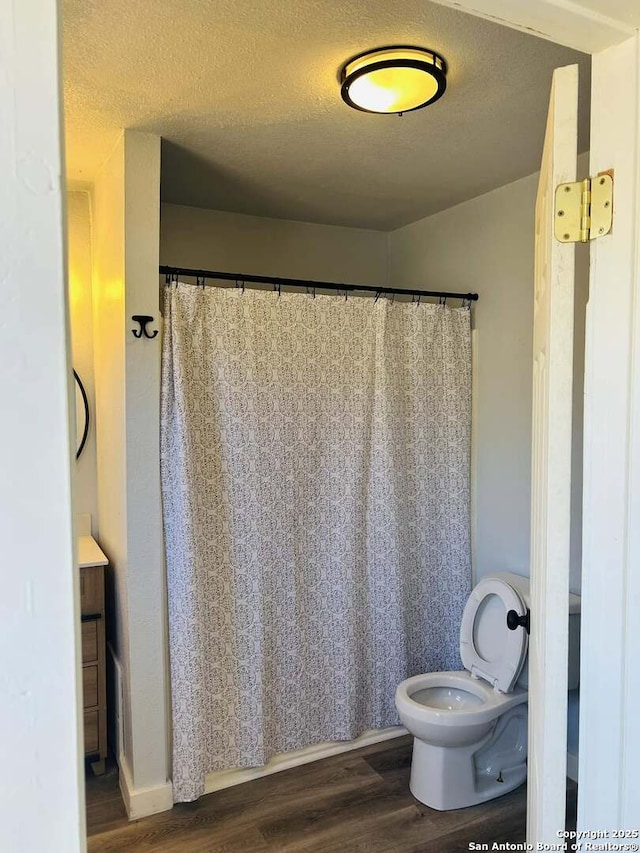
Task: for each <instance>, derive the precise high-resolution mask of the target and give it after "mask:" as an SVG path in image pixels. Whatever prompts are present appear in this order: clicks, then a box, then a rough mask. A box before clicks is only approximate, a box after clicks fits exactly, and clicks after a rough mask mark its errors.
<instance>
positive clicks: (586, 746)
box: [2, 0, 640, 850]
mask: <svg viewBox="0 0 640 853" xmlns="http://www.w3.org/2000/svg"><path fill="white" fill-rule="evenodd" d="M434 1H435V2H437V3H440V4H442V5H446V6H451V7H454V8H457V9H458V10H462V11H466V12H468V13H470V14H474V15H477V16H479V17H483V18H486V19H489V20H493V21H495V22H497V23H501V24H503V25H506V26H511V27H513V28H515V29H519V30H523V31H525V32H529V33H532V34H535V35H538V36H540V37H542V38H546V39H548V40H550V41H554V42H557V43H558V44H562V45H566V46H569V47H573V48H575V49H577V50H581V51H584V52H586V53H592V54H594V78H593V79H594V85H593V90H592V98H591V112H592V162H593V164H594V166H593V167H592V171H593V170H594V168H600V166H601V165H602V164H606V165H605V166H604V167H605V168H610V167H613V168H614V169H615V170H616V190H615V193H616V195H615V224H614V232H613V234H612V235H611V236H609V237H607V238H606V240H603V241H601V242H596V243H594V244H593V246H592V248H591V255H592V272H591V300H590V305H589V316H588V328H587V342H586V347H587V362H586V369H585V383H586V407H585V448H586V453H585V458H589V462H590V464H589V465H588V466H587V467H586V468H585V487H584V529H585V531H586V536H585V544H584V547H583V579H582V584H583V586H582V601H583V604H582V607H583V623H584V625H585V629H584V630H583V641H582V699H583V701H582V709H581V720H580V763H581V769H580V789H579V827H582V828H590V827H591V828H606V827H607V826H610V827H612V828H618V827H619V826H621V825H622V824H623V823H624V822H626V823H627V824H628V825H631V821H632V819H633V818H634V811H635V810H636V809H637V805H638V804H637V797H638V795H637V794H635V795H634V793H633V786H632V784H631V783H632V781H633V779H632V772H633V771H634V770H635V766H636V765H637V764H638V763H639V759H640V740H639V739H640V734H639V733H638V731H637V730H634V726H633V721H632V719H631V718H630V716H629V715H628V714H627V713H626V708H627V707H630V708H634V706H635V701H634V700H639V699H640V674H638V671H637V667H633V666H632V665H631V664H632V650H633V646H634V643H635V644H637V643H638V640H639V639H640V637H639V636H638V634H639V632H640V620H638V619H637V617H636V618H635V619H634V618H633V617H634V616H635V615H636V613H635V611H634V607H635V606H636V605H638V604H640V577H639V576H638V572H636V573H635V576H634V573H633V568H634V567H636V566H637V565H638V554H639V552H640V532H634V531H633V530H632V528H631V525H630V524H629V519H630V518H631V517H632V516H633V515H635V517H637V515H638V510H639V509H640V462H639V461H638V460H639V459H640V426H639V423H640V344H639V341H640V306H639V305H638V299H637V298H636V294H637V293H638V291H639V290H640V246H639V243H640V237H639V236H638V235H640V209H639V207H640V206H639V204H638V198H640V162H639V161H640V155H639V154H638V150H639V143H640V122H639V119H638V115H639V114H640V82H639V77H640V70H639V67H638V66H639V64H640V59H639V57H640V46H639V38H638V33H637V30H638V28H639V27H640V8H638V9H635V8H632V7H633V5H634V4H632V3H630V2H625V0H572V2H568V0H533V2H532V0H434ZM585 3H588V8H587V6H586V5H582V4H585ZM635 5H636V6H637V4H635ZM22 6H24V15H21V16H20V17H21V27H20V29H19V44H17V45H16V47H19V48H20V51H19V52H20V54H21V55H24V56H30V57H31V58H32V59H33V57H34V56H36V57H39V60H38V63H37V64H36V67H37V71H38V74H39V73H40V72H42V75H41V77H42V80H43V81H45V82H44V83H43V84H42V87H41V88H40V90H39V92H40V102H41V104H42V106H43V108H42V109H41V110H35V111H34V110H31V111H30V114H31V116H32V119H33V129H34V131H35V130H37V131H38V132H41V133H42V135H43V138H45V139H47V143H48V146H49V147H48V150H47V152H46V155H47V156H46V158H45V161H46V164H47V174H49V175H51V176H52V181H54V184H55V186H54V191H53V192H52V193H50V194H49V197H48V198H49V200H50V202H51V203H50V204H48V205H45V204H44V203H43V204H42V205H35V206H31V207H30V208H28V210H27V212H26V214H25V218H24V219H23V220H21V221H20V222H19V223H18V222H17V223H16V224H15V226H13V227H12V226H11V225H9V230H8V233H7V234H6V235H5V236H6V238H7V240H8V241H9V242H10V241H11V239H12V237H13V236H17V237H19V236H20V233H21V231H20V229H24V228H27V227H28V232H29V235H30V239H32V241H33V245H34V246H36V247H37V251H36V252H35V253H34V254H33V257H36V256H38V255H39V253H40V254H41V252H42V246H43V245H46V246H48V247H49V246H50V247H51V253H50V261H51V263H50V264H49V273H48V275H39V270H38V271H37V272H36V275H34V276H28V278H29V281H26V278H25V282H26V284H25V287H24V288H23V289H22V291H20V289H16V305H17V307H20V305H22V303H24V305H25V307H26V308H30V306H31V300H33V299H35V298H36V297H37V296H38V294H40V293H42V294H43V295H45V294H46V293H47V287H49V288H50V287H51V284H50V282H51V276H52V275H53V276H54V279H55V288H54V289H55V298H56V307H59V306H61V305H64V303H65V292H66V288H65V282H64V278H65V276H64V264H63V253H62V249H61V242H60V241H62V240H63V236H64V222H63V219H62V217H61V209H62V204H63V201H62V198H61V191H60V190H61V188H60V177H59V176H60V175H61V174H62V173H63V168H62V164H63V154H62V151H61V150H59V148H58V146H57V144H56V142H55V140H52V141H50V131H51V132H52V133H57V123H58V122H61V120H62V104H61V102H60V98H59V92H58V89H57V85H56V81H57V79H58V78H59V75H60V55H59V52H58V45H57V41H58V30H59V19H60V15H61V12H60V6H59V4H58V3H57V2H56V0H30V2H29V3H28V4H22V3H20V2H18V0H12V2H11V3H9V4H8V9H9V11H11V10H13V12H14V14H18V12H19V10H20V9H21V7H22ZM627 7H628V8H627ZM612 8H613V11H612ZM7 31H8V30H7ZM617 45H621V47H620V48H618V47H616V46H617ZM10 55H12V54H10ZM16 55H18V53H17V52H16ZM23 70H24V69H23V68H22V66H19V71H18V76H17V77H15V78H14V77H13V76H9V77H8V78H7V85H6V87H5V88H4V89H3V90H2V91H3V92H5V93H6V95H7V97H6V98H5V99H4V102H6V103H7V104H11V103H17V104H21V101H20V98H21V97H22V96H23V95H24V94H25V91H24V86H23V80H22V77H21V76H20V75H21V74H22V71H23ZM30 73H31V76H30V77H29V79H34V80H37V82H38V83H39V82H40V77H38V76H37V75H36V76H34V73H33V69H31V72H30ZM23 77H24V80H25V81H26V80H27V77H28V75H27V74H26V72H25V74H24V75H23ZM620 86H622V89H620V88H619V87H620ZM612 91H613V93H614V95H615V97H611V93H612ZM621 91H623V92H624V96H623V97H621V96H620V93H621ZM27 94H31V93H30V92H29V93H27ZM3 98H4V95H3ZM43 98H44V102H43ZM34 102H35V101H34ZM34 116H35V117H36V118H37V117H38V116H40V117H41V120H40V123H39V124H38V122H37V121H36V118H33V117H34ZM56 117H57V121H56ZM608 123H609V127H607V125H608ZM29 126H31V125H29ZM614 129H615V133H614V132H613V130H614ZM6 138H7V139H9V135H7V137H6ZM35 138H36V137H35V135H34V139H35ZM49 141H50V142H49ZM36 148H37V146H36ZM38 150H39V149H38ZM9 153H10V154H11V156H10V157H9V159H8V160H7V162H8V163H9V165H10V166H12V165H13V163H14V155H15V154H16V152H15V151H13V150H11V151H10V152H9ZM18 153H20V152H18ZM54 176H55V180H54ZM9 177H10V184H9V186H10V190H11V192H12V193H14V191H15V194H14V196H12V197H11V198H13V197H15V198H16V199H17V198H18V197H19V194H20V193H22V192H23V186H22V185H21V184H20V182H19V181H18V179H17V178H16V176H15V175H14V174H13V172H12V173H11V175H10V176H9ZM45 208H46V209H45ZM52 226H54V228H55V230H56V232H57V234H58V240H57V242H56V241H54V242H53V243H52V241H51V235H52V231H51V229H52ZM24 269H25V274H24V276H23V278H24V277H25V276H26V275H27V273H28V272H30V267H27V266H25V267H24ZM49 292H50V291H49ZM16 316H17V319H16V324H15V326H14V331H15V335H16V339H18V337H19V333H20V332H24V339H25V340H30V339H31V337H30V336H31V335H32V328H31V326H32V316H31V312H30V311H29V310H26V311H25V313H24V316H23V320H22V321H20V319H19V317H18V315H16ZM38 316H40V315H38ZM47 316H48V319H51V316H52V315H47ZM53 316H54V317H57V314H54V315H53ZM620 318H624V320H625V322H626V324H624V323H621V319H620ZM43 329H44V327H43ZM47 329H48V330H50V332H51V334H50V337H51V340H50V348H51V353H52V355H53V354H55V358H52V359H50V361H48V362H46V363H47V364H48V365H49V372H48V373H46V372H45V373H42V372H41V373H40V379H39V381H40V384H42V383H43V382H44V380H45V379H46V377H47V376H49V375H51V382H50V383H48V397H47V399H48V400H49V410H50V411H51V410H55V412H56V417H57V419H58V421H59V420H60V412H62V411H67V410H68V406H69V394H68V382H67V379H66V376H67V375H68V374H69V369H70V368H69V356H68V352H67V353H66V356H65V354H64V349H65V347H67V349H68V332H67V330H66V329H65V324H64V320H58V321H57V322H56V323H50V322H49V323H47ZM47 340H49V338H47ZM65 362H66V363H65ZM43 363H44V362H43ZM39 369H40V371H42V364H39ZM612 378H615V379H617V380H618V381H617V383H612V382H611V379H612ZM614 385H615V387H610V386H614ZM38 387H39V386H38ZM30 399H31V398H30V397H28V396H26V395H22V396H17V397H16V398H15V402H14V407H13V409H12V413H13V414H14V416H15V418H20V417H22V418H23V419H24V420H25V422H28V421H29V419H30V418H31V415H32V411H31V406H30ZM609 403H614V404H615V405H613V406H612V408H611V409H609V408H608V404H609ZM43 423H44V421H43ZM60 428H61V429H62V427H60ZM60 443H61V445H63V444H64V443H65V439H64V436H61V440H60ZM45 445H46V443H43V444H42V445H41V446H42V447H44V446H45ZM50 447H52V446H51V445H50ZM65 447H66V445H65ZM52 452H53V451H52ZM596 452H597V453H598V454H601V456H598V458H597V459H596V458H594V453H596ZM69 455H70V451H69V447H66V449H65V448H63V449H62V450H61V451H60V453H59V454H58V455H57V457H56V458H57V459H58V464H56V466H55V477H56V478H57V482H56V483H53V481H52V483H51V485H52V488H53V487H54V486H55V488H56V489H57V494H59V496H60V501H58V502H57V503H56V502H54V503H49V504H48V509H50V508H51V506H54V505H56V506H58V510H59V513H61V514H62V516H63V518H62V519H61V518H59V517H56V518H55V520H56V522H57V524H58V526H57V527H56V528H55V529H51V527H50V526H45V527H40V528H38V529H37V530H35V529H34V531H33V534H34V536H35V539H36V540H37V542H39V543H40V544H41V546H42V549H43V552H44V551H45V550H46V546H47V545H48V551H47V559H46V561H44V560H43V561H42V565H43V567H45V566H46V569H47V571H46V572H44V571H43V572H41V573H40V575H39V578H40V579H41V580H43V581H44V582H45V588H48V587H46V584H47V583H51V582H53V580H52V579H55V582H56V589H55V590H54V593H55V595H54V597H57V600H59V607H58V608H57V609H56V610H55V613H54V611H51V613H54V615H55V617H56V624H57V625H58V626H59V627H60V634H59V635H58V634H55V632H54V633H52V634H51V636H59V638H60V643H59V645H60V646H61V649H60V650H61V651H63V652H64V655H65V656H66V659H67V660H68V661H71V660H73V659H74V657H77V643H78V637H77V636H76V637H75V638H74V637H73V636H72V635H71V634H70V632H69V631H68V625H69V613H71V612H73V610H74V607H75V603H74V595H75V589H74V586H73V584H72V583H71V580H70V579H71V570H70V565H71V564H72V552H73V539H72V536H71V499H70V495H69V491H68V483H66V484H65V482H64V478H65V474H64V472H63V471H62V470H61V469H60V467H59V461H60V459H61V458H66V456H69ZM34 459H35V457H34ZM603 496H606V497H603ZM609 504H615V506H616V508H617V509H616V512H614V511H613V508H612V507H610V506H609ZM15 506H16V510H15V516H16V523H17V525H19V524H21V523H23V521H24V510H23V508H22V507H21V505H20V503H19V502H16V504H15ZM45 516H46V513H44V515H43V516H42V517H45ZM60 522H62V523H61V524H60ZM611 525H613V526H611ZM603 559H604V560H605V561H604V562H602V560H603ZM59 573H61V574H62V576H63V577H66V578H67V583H66V584H65V585H62V586H61V585H60V584H59V583H58V582H57V579H58V577H59V576H60V575H59ZM591 614H593V619H591V618H590V616H591ZM589 626H591V630H589ZM598 626H603V630H598ZM609 628H612V630H611V631H609ZM613 629H615V630H613ZM76 632H78V629H76ZM603 638H604V639H606V655H605V654H604V651H603V650H601V649H599V645H600V643H601V641H602V640H603ZM637 647H639V646H638V645H636V648H637ZM52 648H57V646H54V647H52ZM20 665H22V664H20ZM603 666H604V669H603V668H602V667H603ZM610 669H611V670H612V672H611V673H609V670H610ZM17 672H18V670H17V669H16V673H17ZM605 676H606V679H605ZM605 680H606V684H607V690H604V689H603V681H605ZM67 689H68V688H67ZM609 690H610V691H611V692H607V691H609ZM67 695H70V694H69V693H68V694H67ZM77 696H78V692H77V685H76V706H77ZM76 710H77V709H76ZM56 725H57V726H58V729H59V731H63V732H64V733H65V738H68V718H65V719H64V720H63V719H62V718H61V719H60V720H59V721H56ZM54 728H55V727H54ZM57 733H58V731H57V730H56V731H54V730H53V729H51V738H50V740H49V741H48V742H49V743H55V742H57V737H56V735H57ZM603 734H604V735H606V738H605V740H606V742H607V743H608V744H609V748H608V749H607V748H606V747H605V746H604V744H603V745H602V746H601V745H600V743H599V739H600V738H602V737H603ZM78 737H79V736H78ZM60 743H66V740H64V741H60ZM611 747H613V748H611ZM78 752H79V749H78V746H77V744H76V746H75V748H74V749H73V750H72V751H71V754H69V753H68V752H67V754H66V755H67V757H66V758H65V759H64V760H62V762H61V763H59V764H58V765H57V768H58V780H59V786H58V787H59V789H60V790H64V791H66V796H67V798H70V799H71V801H73V802H74V803H75V808H74V809H64V810H62V812H61V813H60V814H58V815H57V820H56V824H55V825H56V830H57V831H59V832H60V833H61V835H60V837H66V838H67V843H68V849H70V850H71V849H80V848H81V847H84V841H83V839H82V838H80V837H79V836H80V835H81V833H79V828H80V827H79V824H80V826H81V824H82V818H81V814H82V809H81V804H82V779H81V775H80V773H79V772H78V760H77V753H78ZM58 753H59V754H60V751H59V750H58ZM74 753H75V754H74ZM623 756H624V757H623ZM48 766H49V767H51V766H53V764H52V763H49V764H48ZM588 768H593V770H592V772H590V773H587V769H588ZM15 771H16V775H15V776H14V777H13V781H14V785H18V784H19V782H20V779H27V778H29V779H33V778H35V777H34V776H33V772H34V767H33V766H32V764H31V763H30V762H29V761H28V760H27V759H24V760H23V761H22V763H21V764H17V763H16V766H15ZM611 772H613V773H614V774H615V775H614V776H613V777H612V776H611V775H610V774H611ZM612 778H615V779H617V780H618V784H617V786H612V785H611V779H612ZM40 792H41V796H40V797H39V796H38V792H37V791H36V790H35V789H34V796H33V798H32V799H31V800H30V801H29V803H28V804H26V803H25V804H24V808H25V809H26V808H29V809H30V810H31V813H32V814H36V813H38V812H39V811H42V809H46V807H47V806H50V805H51V803H52V802H53V801H52V800H51V797H50V793H51V787H50V785H46V786H41V788H40ZM74 794H75V796H74ZM68 801H69V800H68ZM10 802H16V801H15V800H12V801H10ZM17 814H18V816H20V815H21V812H20V811H19V810H18V812H17ZM587 816H588V817H587ZM596 822H597V827H596V826H595V824H596ZM22 824H23V825H24V821H22ZM43 825H44V824H43ZM72 839H73V840H72Z"/></svg>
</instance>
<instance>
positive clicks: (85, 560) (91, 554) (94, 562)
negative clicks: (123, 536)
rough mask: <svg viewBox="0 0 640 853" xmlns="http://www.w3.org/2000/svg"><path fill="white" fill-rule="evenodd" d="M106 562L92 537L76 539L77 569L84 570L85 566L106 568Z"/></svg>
mask: <svg viewBox="0 0 640 853" xmlns="http://www.w3.org/2000/svg"><path fill="white" fill-rule="evenodd" d="M108 562H109V561H108V560H107V558H106V557H105V555H104V554H103V553H102V551H101V550H100V546H99V545H98V543H97V542H96V540H95V539H94V538H93V536H80V537H79V538H78V567H79V568H81V569H86V568H87V566H106V565H107V563H108Z"/></svg>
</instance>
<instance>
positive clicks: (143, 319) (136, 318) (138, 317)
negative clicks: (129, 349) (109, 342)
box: [131, 314, 158, 339]
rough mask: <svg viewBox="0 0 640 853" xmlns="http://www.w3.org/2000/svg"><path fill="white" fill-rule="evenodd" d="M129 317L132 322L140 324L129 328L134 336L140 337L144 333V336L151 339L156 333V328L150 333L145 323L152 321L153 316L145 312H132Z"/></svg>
mask: <svg viewBox="0 0 640 853" xmlns="http://www.w3.org/2000/svg"><path fill="white" fill-rule="evenodd" d="M131 319H132V320H133V322H134V323H138V324H139V326H140V328H139V329H131V331H132V332H133V334H134V336H135V337H136V338H141V337H142V336H143V335H144V337H145V338H149V339H151V338H155V336H156V335H157V334H158V330H157V329H156V330H155V331H154V332H152V333H151V334H149V332H148V330H147V324H148V323H153V317H149V316H148V315H146V314H134V315H133V317H132V318H131Z"/></svg>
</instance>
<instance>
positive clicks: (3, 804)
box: [0, 0, 84, 853]
mask: <svg viewBox="0 0 640 853" xmlns="http://www.w3.org/2000/svg"><path fill="white" fill-rule="evenodd" d="M57 37H58V21H57V4H56V3H54V2H51V0H8V2H5V3H2V4H0V115H1V116H2V120H1V121H0V187H2V204H0V318H1V320H0V399H1V400H2V417H1V418H0V471H1V472H2V474H1V476H0V507H1V512H0V542H1V543H2V548H1V552H0V553H1V557H0V570H1V572H0V573H1V582H2V594H1V595H0V697H1V698H0V731H1V732H2V745H1V746H0V756H1V757H2V761H1V764H2V778H3V785H2V791H3V793H2V797H0V838H1V840H0V847H2V849H3V850H7V851H13V850H16V851H17V850H19V851H24V853H35V851H40V850H50V851H65V853H74V851H80V850H83V849H84V792H83V786H82V775H81V774H82V748H81V732H80V725H79V720H80V714H81V707H80V704H81V700H80V694H79V690H78V683H79V675H80V661H79V644H78V638H77V636H76V624H77V623H78V622H79V602H78V598H79V596H78V577H77V572H76V571H75V569H74V562H75V561H74V547H73V535H72V498H71V440H70V439H71V436H70V412H71V409H70V402H71V396H70V393H69V392H70V387H71V382H70V376H71V371H70V359H69V342H68V336H67V322H68V319H67V286H66V270H65V257H64V217H63V204H64V196H63V192H62V180H61V173H62V151H61V144H60V81H59V55H58V43H57Z"/></svg>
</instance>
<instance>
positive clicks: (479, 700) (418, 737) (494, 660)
mask: <svg viewBox="0 0 640 853" xmlns="http://www.w3.org/2000/svg"><path fill="white" fill-rule="evenodd" d="M529 605H530V600H529V580H528V578H523V577H520V575H515V574H511V573H509V572H503V573H499V574H494V575H489V576H487V577H485V578H483V580H481V581H480V582H479V583H478V584H477V585H476V586H475V587H474V589H473V590H472V591H471V595H470V596H469V599H468V600H467V603H466V606H465V608H464V613H463V616H462V623H461V625H460V657H461V658H462V663H463V665H464V667H465V671H464V672H431V673H426V674H425V675H415V676H413V678H408V679H407V680H406V681H403V682H402V684H400V685H399V686H398V689H397V690H396V708H397V709H398V714H399V715H400V719H401V721H402V723H403V725H404V726H405V728H406V729H407V730H408V731H409V732H410V733H411V734H412V735H413V738H414V740H413V759H412V763H411V781H410V788H411V793H412V794H413V796H414V797H415V798H416V799H417V800H420V802H422V803H424V804H425V805H427V806H430V807H431V808H433V809H439V810H441V811H447V810H449V809H461V808H465V807H466V806H473V805H477V804H478V803H483V802H485V801H486V800H491V799H493V798H494V797H499V796H501V795H502V794H506V793H508V792H509V791H512V790H513V789H514V788H517V787H518V785H521V784H522V783H523V782H524V781H525V780H526V778H527V696H528V694H527V683H528V682H527V672H528V667H527V650H528V640H529V636H528V631H527V626H528V616H529ZM507 614H509V623H510V625H507ZM579 649H580V597H579V596H577V595H570V596H569V685H568V686H569V690H573V689H575V688H576V687H577V686H578V682H579V670H580V664H579Z"/></svg>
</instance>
